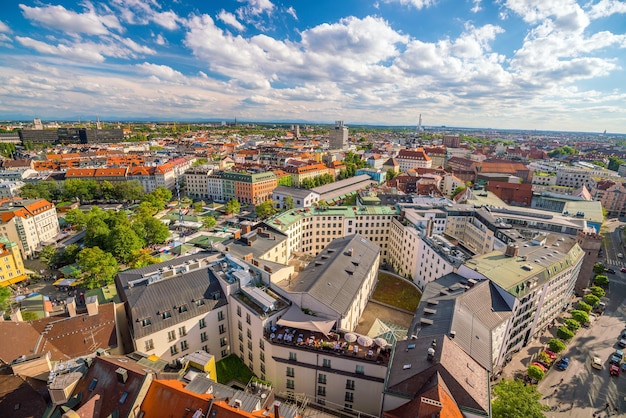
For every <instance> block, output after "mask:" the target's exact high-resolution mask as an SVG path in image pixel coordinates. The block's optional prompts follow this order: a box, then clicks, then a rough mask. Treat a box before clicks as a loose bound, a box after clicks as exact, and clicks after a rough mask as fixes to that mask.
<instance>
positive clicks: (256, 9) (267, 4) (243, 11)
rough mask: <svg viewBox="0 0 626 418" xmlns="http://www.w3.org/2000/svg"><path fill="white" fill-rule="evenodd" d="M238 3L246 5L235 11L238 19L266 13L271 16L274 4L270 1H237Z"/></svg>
mask: <svg viewBox="0 0 626 418" xmlns="http://www.w3.org/2000/svg"><path fill="white" fill-rule="evenodd" d="M238 1H239V2H240V3H247V5H246V6H242V7H240V8H238V9H237V14H238V15H239V18H240V19H243V18H244V17H246V16H258V15H260V14H263V13H266V14H268V15H269V14H271V13H272V12H273V11H274V8H275V6H274V4H273V3H272V2H271V1H270V0H238Z"/></svg>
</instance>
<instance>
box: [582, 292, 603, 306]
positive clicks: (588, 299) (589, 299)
mask: <svg viewBox="0 0 626 418" xmlns="http://www.w3.org/2000/svg"><path fill="white" fill-rule="evenodd" d="M583 300H584V301H585V303H588V304H589V305H591V306H596V305H597V304H598V302H600V298H599V297H597V296H596V295H592V294H591V293H590V294H588V295H585V297H584V298H583Z"/></svg>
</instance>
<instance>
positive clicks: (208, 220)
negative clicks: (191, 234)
mask: <svg viewBox="0 0 626 418" xmlns="http://www.w3.org/2000/svg"><path fill="white" fill-rule="evenodd" d="M216 224H217V221H216V220H215V218H214V217H212V216H204V217H203V218H202V227H203V228H205V229H211V228H213V227H214V226H215V225H216Z"/></svg>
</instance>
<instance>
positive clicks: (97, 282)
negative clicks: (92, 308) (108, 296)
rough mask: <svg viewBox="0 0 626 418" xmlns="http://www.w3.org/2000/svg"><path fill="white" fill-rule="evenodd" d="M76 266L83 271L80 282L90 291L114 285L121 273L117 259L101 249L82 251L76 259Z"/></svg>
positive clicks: (93, 248) (94, 248)
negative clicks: (116, 276) (118, 274)
mask: <svg viewBox="0 0 626 418" xmlns="http://www.w3.org/2000/svg"><path fill="white" fill-rule="evenodd" d="M76 264H78V267H79V268H80V269H81V271H82V273H81V276H80V282H81V284H83V285H84V286H85V287H87V288H88V289H96V288H98V287H101V286H106V285H109V284H113V281H114V279H115V275H116V274H117V272H118V271H119V265H118V263H117V260H116V259H115V257H113V255H112V254H111V253H108V252H105V251H103V250H101V249H100V248H99V247H92V248H85V249H83V250H81V251H80V252H79V253H78V255H77V257H76Z"/></svg>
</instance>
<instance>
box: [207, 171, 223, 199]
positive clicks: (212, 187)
mask: <svg viewBox="0 0 626 418" xmlns="http://www.w3.org/2000/svg"><path fill="white" fill-rule="evenodd" d="M207 187H208V193H209V196H208V197H209V199H211V200H214V201H218V202H220V201H224V200H225V199H224V192H223V190H224V188H223V187H222V172H221V171H217V172H215V171H214V172H213V173H211V174H209V176H208V179H207Z"/></svg>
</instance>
